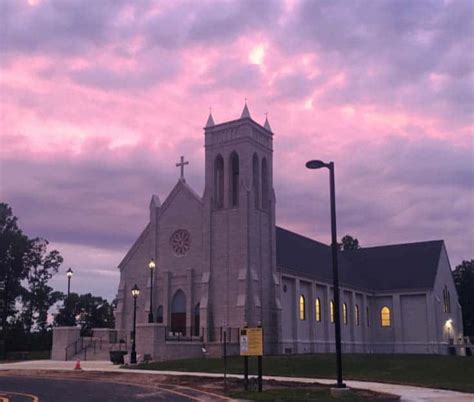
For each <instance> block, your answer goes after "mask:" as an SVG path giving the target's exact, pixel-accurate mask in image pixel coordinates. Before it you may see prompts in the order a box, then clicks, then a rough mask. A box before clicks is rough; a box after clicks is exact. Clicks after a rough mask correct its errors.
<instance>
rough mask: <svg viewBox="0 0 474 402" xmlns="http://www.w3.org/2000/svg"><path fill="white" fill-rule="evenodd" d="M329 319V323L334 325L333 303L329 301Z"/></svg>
mask: <svg viewBox="0 0 474 402" xmlns="http://www.w3.org/2000/svg"><path fill="white" fill-rule="evenodd" d="M329 318H330V319H331V322H332V323H334V301H332V300H331V302H330V303H329Z"/></svg>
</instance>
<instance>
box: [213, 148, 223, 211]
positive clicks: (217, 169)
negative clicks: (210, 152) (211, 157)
mask: <svg viewBox="0 0 474 402" xmlns="http://www.w3.org/2000/svg"><path fill="white" fill-rule="evenodd" d="M214 200H215V201H214V202H215V203H216V208H223V207H224V158H223V157H222V156H221V155H217V157H216V160H215V162H214Z"/></svg>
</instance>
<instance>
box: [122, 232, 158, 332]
mask: <svg viewBox="0 0 474 402" xmlns="http://www.w3.org/2000/svg"><path fill="white" fill-rule="evenodd" d="M150 258H151V255H150V234H149V232H147V233H145V235H144V236H143V237H142V238H141V241H140V243H139V244H138V245H137V247H136V249H135V251H134V253H133V254H132V255H131V256H130V259H129V260H128V261H127V262H126V264H125V265H124V266H123V268H122V270H121V272H120V287H121V288H122V289H119V294H118V304H121V311H119V312H118V313H116V314H117V318H118V319H117V320H116V324H115V328H116V329H117V330H118V331H119V337H123V336H126V337H127V339H130V333H131V331H132V325H133V297H132V293H131V291H132V287H133V286H134V285H135V284H137V286H138V288H139V289H140V290H142V292H141V294H140V296H139V297H138V298H137V322H145V320H146V319H147V314H148V312H147V311H146V310H145V309H146V304H147V300H148V298H147V297H146V293H147V292H146V291H145V290H146V289H147V283H148V280H149V272H148V262H149V261H150Z"/></svg>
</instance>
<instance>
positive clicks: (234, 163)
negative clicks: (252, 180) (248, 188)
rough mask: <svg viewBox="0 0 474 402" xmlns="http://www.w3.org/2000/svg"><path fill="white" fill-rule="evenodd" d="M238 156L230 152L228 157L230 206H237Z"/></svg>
mask: <svg viewBox="0 0 474 402" xmlns="http://www.w3.org/2000/svg"><path fill="white" fill-rule="evenodd" d="M239 181H240V179H239V155H237V153H236V152H232V154H231V155H230V183H231V186H230V205H231V206H232V207H237V206H239Z"/></svg>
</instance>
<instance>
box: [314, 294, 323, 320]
mask: <svg viewBox="0 0 474 402" xmlns="http://www.w3.org/2000/svg"><path fill="white" fill-rule="evenodd" d="M314 308H315V312H316V321H318V322H320V321H321V300H319V297H317V298H316V300H315V302H314Z"/></svg>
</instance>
